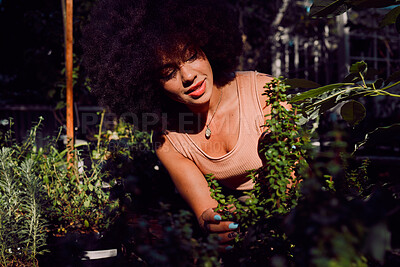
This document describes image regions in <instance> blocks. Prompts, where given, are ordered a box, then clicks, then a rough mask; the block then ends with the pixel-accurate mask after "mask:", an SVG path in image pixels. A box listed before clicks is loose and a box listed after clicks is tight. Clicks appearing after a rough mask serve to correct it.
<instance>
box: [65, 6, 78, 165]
mask: <svg viewBox="0 0 400 267" xmlns="http://www.w3.org/2000/svg"><path fill="white" fill-rule="evenodd" d="M63 1H64V0H63ZM65 1H66V16H65V17H66V18H65V75H66V86H67V92H66V94H67V95H66V101H67V148H68V155H67V160H68V162H69V163H70V166H71V165H73V159H74V157H73V150H74V140H75V134H74V93H73V80H72V71H73V34H72V32H73V31H72V30H73V28H72V27H73V26H72V18H73V0H65Z"/></svg>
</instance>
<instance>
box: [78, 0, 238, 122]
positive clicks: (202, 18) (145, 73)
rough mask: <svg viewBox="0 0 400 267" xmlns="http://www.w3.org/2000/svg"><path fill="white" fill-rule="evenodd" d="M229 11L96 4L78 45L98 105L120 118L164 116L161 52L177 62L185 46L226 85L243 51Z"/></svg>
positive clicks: (154, 2) (204, 6)
mask: <svg viewBox="0 0 400 267" xmlns="http://www.w3.org/2000/svg"><path fill="white" fill-rule="evenodd" d="M228 7H229V6H228V5H227V4H226V3H225V2H224V1H222V0H218V1H212V0H99V2H98V3H97V4H96V6H95V7H94V8H93V10H92V12H91V17H90V22H89V23H88V24H87V25H86V26H85V28H84V30H83V40H82V41H81V45H82V48H83V52H84V54H83V66H84V69H85V70H86V72H87V75H88V77H89V78H90V81H91V82H90V85H91V87H92V92H93V94H94V95H95V96H96V97H97V98H98V100H99V103H100V104H101V105H103V106H107V107H109V108H110V110H111V111H113V112H115V113H116V114H119V115H121V114H123V113H133V114H141V113H152V114H156V115H157V116H160V114H161V113H162V112H166V109H167V107H168V106H170V103H168V102H169V101H170V100H168V98H167V97H166V96H165V94H164V93H163V90H161V87H160V76H159V71H158V69H159V67H160V64H161V57H160V51H162V54H164V55H168V57H172V58H174V57H175V58H177V57H179V56H180V55H179V53H180V48H181V47H182V45H187V44H189V45H191V46H195V47H197V48H198V49H201V50H202V51H203V52H204V54H205V55H206V56H207V58H208V60H209V62H210V64H211V67H212V70H213V75H214V83H215V84H216V85H217V86H223V85H225V84H227V83H228V82H229V81H231V80H232V79H233V76H232V73H233V72H234V70H235V69H236V67H237V65H238V60H239V56H240V54H241V52H242V40H241V34H240V32H239V27H238V25H237V21H238V20H237V19H236V16H235V13H234V12H233V11H232V10H230V9H229V8H228ZM175 105H177V104H175ZM158 118H160V117H158Z"/></svg>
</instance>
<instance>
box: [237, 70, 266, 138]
mask: <svg viewBox="0 0 400 267" xmlns="http://www.w3.org/2000/svg"><path fill="white" fill-rule="evenodd" d="M258 75H259V73H258V72H256V71H239V72H237V76H236V77H237V82H238V87H239V97H240V102H241V103H242V107H241V111H240V112H241V114H240V118H241V127H244V130H245V131H249V130H250V131H252V130H254V129H256V131H257V132H259V133H261V132H262V130H261V127H262V125H264V115H263V111H262V107H261V103H260V100H259V96H258V94H259V89H258V87H259V86H263V85H261V84H259V82H258V81H257V76H258Z"/></svg>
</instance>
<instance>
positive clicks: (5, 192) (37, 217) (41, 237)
mask: <svg viewBox="0 0 400 267" xmlns="http://www.w3.org/2000/svg"><path fill="white" fill-rule="evenodd" d="M41 121H42V118H40V119H39V122H38V123H37V124H36V125H35V126H34V127H33V128H32V129H31V131H30V134H29V136H28V138H27V139H26V141H25V142H24V143H22V144H21V145H19V144H17V143H15V142H13V143H12V145H10V144H11V142H9V141H11V140H12V137H11V136H12V133H11V131H7V132H5V133H3V134H4V135H3V136H4V139H3V140H1V141H2V143H1V144H2V145H1V146H2V147H1V149H0V264H1V265H2V266H25V264H26V265H33V266H37V260H36V257H37V255H41V254H43V253H44V252H45V251H46V250H45V245H46V238H47V229H46V228H47V226H48V222H47V220H46V219H45V216H44V208H45V207H44V204H45V197H46V193H45V191H44V190H43V189H44V188H43V185H42V180H41V178H40V176H39V175H38V172H37V169H38V168H39V161H38V160H37V159H38V157H40V153H38V150H37V147H36V146H35V138H36V131H37V130H38V128H39V126H40V124H41ZM9 124H10V129H11V126H12V120H11V119H10V123H9Z"/></svg>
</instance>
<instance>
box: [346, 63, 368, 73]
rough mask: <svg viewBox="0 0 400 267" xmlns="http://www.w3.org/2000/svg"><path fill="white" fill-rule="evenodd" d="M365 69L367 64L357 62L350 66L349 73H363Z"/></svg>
mask: <svg viewBox="0 0 400 267" xmlns="http://www.w3.org/2000/svg"><path fill="white" fill-rule="evenodd" d="M366 69H367V63H365V62H364V61H359V62H356V63H354V64H353V65H351V67H350V73H354V74H358V73H360V72H361V73H363V72H364V71H365V70H366Z"/></svg>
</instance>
